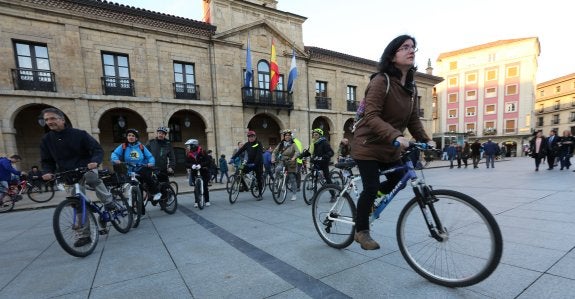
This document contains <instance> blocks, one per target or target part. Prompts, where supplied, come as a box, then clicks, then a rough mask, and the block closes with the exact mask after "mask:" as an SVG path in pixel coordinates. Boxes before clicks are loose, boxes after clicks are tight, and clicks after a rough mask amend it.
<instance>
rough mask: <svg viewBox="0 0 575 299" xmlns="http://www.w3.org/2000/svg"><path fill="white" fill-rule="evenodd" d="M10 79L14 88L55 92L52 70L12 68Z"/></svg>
mask: <svg viewBox="0 0 575 299" xmlns="http://www.w3.org/2000/svg"><path fill="white" fill-rule="evenodd" d="M12 81H13V83H14V89H16V90H34V91H52V92H56V75H54V72H50V71H46V70H33V69H12Z"/></svg>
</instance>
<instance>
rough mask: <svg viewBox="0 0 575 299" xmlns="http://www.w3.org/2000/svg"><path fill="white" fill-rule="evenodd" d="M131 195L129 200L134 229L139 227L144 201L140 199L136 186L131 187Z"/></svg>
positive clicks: (140, 194)
mask: <svg viewBox="0 0 575 299" xmlns="http://www.w3.org/2000/svg"><path fill="white" fill-rule="evenodd" d="M131 194H132V195H131V198H130V200H131V201H132V215H133V217H134V223H133V224H132V227H134V228H136V227H138V225H140V220H141V218H142V213H143V210H144V200H143V198H142V191H141V190H140V187H138V186H132V192H131Z"/></svg>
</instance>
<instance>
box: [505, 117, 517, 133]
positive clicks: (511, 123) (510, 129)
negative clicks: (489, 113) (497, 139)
mask: <svg viewBox="0 0 575 299" xmlns="http://www.w3.org/2000/svg"><path fill="white" fill-rule="evenodd" d="M505 133H508V134H510V133H515V120H514V119H508V120H505Z"/></svg>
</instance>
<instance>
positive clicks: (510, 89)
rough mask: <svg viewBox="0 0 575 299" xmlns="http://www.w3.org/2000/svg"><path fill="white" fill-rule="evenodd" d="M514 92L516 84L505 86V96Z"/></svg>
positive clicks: (514, 93) (515, 91)
mask: <svg viewBox="0 0 575 299" xmlns="http://www.w3.org/2000/svg"><path fill="white" fill-rule="evenodd" d="M516 94H517V84H511V85H507V86H505V95H506V96H510V95H516Z"/></svg>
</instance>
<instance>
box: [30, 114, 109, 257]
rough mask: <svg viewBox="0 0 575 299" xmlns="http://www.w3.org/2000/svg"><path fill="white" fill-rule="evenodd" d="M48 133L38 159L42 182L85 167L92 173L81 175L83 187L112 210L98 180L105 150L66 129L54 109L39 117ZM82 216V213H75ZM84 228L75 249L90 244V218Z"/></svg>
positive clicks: (83, 133)
mask: <svg viewBox="0 0 575 299" xmlns="http://www.w3.org/2000/svg"><path fill="white" fill-rule="evenodd" d="M40 115H41V116H42V117H43V118H44V121H45V122H46V125H47V126H48V128H50V132H48V133H46V134H44V136H43V137H42V142H41V144H40V159H41V162H42V171H43V173H44V175H42V179H44V180H45V181H49V180H53V179H54V174H53V173H54V172H61V171H66V170H72V169H76V168H79V167H87V168H88V169H91V170H92V171H88V172H86V173H85V174H84V182H85V184H86V185H88V186H90V187H92V188H94V189H95V190H96V196H97V197H98V198H99V199H100V201H101V202H102V203H104V204H105V205H106V207H107V208H113V206H114V203H113V201H112V194H110V192H109V191H108V189H107V188H106V186H105V185H104V183H103V182H102V180H101V179H100V178H98V170H97V168H98V166H99V165H100V164H101V163H102V159H103V157H104V150H103V149H102V146H100V144H99V143H98V141H96V139H94V137H92V136H91V135H90V134H88V133H87V132H86V131H84V130H79V129H74V128H71V127H68V126H67V125H66V120H65V118H64V113H63V112H62V111H60V110H59V109H56V108H46V109H44V110H42V113H41V114H40ZM78 215H79V216H80V215H82V213H78ZM86 219H87V220H86V223H85V224H84V227H79V228H78V229H77V230H76V233H77V235H76V236H77V238H78V240H76V242H75V243H74V246H75V247H82V246H85V245H87V244H90V243H91V242H92V239H91V238H90V223H89V222H88V219H90V218H89V217H87V218H86Z"/></svg>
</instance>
